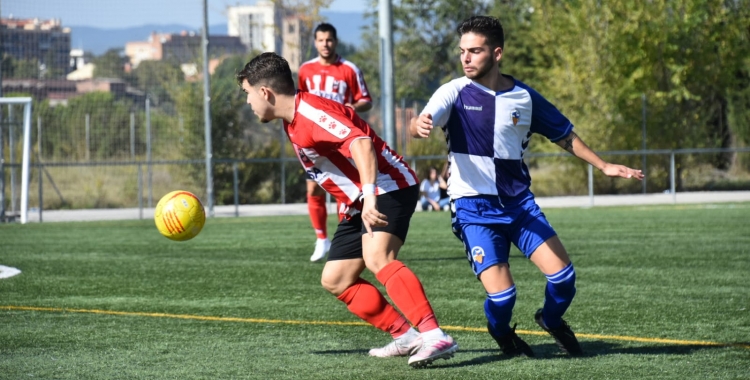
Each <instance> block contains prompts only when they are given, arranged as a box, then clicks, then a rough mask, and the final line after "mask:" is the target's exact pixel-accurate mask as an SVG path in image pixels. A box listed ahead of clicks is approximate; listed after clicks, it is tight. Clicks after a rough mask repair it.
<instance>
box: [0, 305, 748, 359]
mask: <svg viewBox="0 0 750 380" xmlns="http://www.w3.org/2000/svg"><path fill="white" fill-rule="evenodd" d="M0 310H8V311H42V312H55V313H79V314H100V315H115V316H125V317H151V318H170V319H186V320H194V321H213V322H241V323H269V324H285V325H330V326H370V324H368V323H365V322H344V321H300V320H292V319H264V318H239V317H216V316H207V315H192V314H169V313H148V312H137V311H116V310H100V309H70V308H60V307H40V306H17V305H0ZM440 328H442V329H443V330H449V331H451V330H452V331H471V332H482V333H486V332H487V329H486V328H479V327H465V326H449V325H443V326H440ZM516 333H518V334H522V335H544V336H546V335H547V333H546V332H544V331H533V330H516ZM576 336H577V337H578V338H585V339H602V340H620V341H628V342H642V343H665V344H676V345H682V346H713V347H739V348H744V349H748V350H750V344H742V343H721V342H711V341H705V340H682V339H666V338H647V337H637V336H626V335H603V334H585V333H576Z"/></svg>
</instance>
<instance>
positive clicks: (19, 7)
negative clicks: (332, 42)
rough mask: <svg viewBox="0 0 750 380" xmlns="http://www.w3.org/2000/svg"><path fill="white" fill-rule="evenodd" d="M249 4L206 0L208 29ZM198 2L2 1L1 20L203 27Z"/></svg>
mask: <svg viewBox="0 0 750 380" xmlns="http://www.w3.org/2000/svg"><path fill="white" fill-rule="evenodd" d="M254 3H255V1H253V0H241V1H240V0H233V1H229V0H208V11H209V13H208V23H209V25H214V24H222V23H226V16H225V15H224V13H225V10H226V7H227V6H230V5H237V4H240V5H251V4H254ZM369 3H370V0H333V2H332V3H331V6H330V7H329V8H328V9H327V11H329V12H358V13H364V11H365V8H366V7H367V6H369ZM202 11H203V1H202V0H3V1H2V5H1V8H0V13H2V17H8V16H10V15H13V17H15V18H40V19H49V18H58V19H61V21H62V24H63V26H66V25H76V26H92V27H97V28H109V29H115V28H127V27H132V26H140V25H145V24H157V25H165V24H184V25H190V26H194V27H195V28H199V27H201V26H202V24H203V19H202V17H203V16H202Z"/></svg>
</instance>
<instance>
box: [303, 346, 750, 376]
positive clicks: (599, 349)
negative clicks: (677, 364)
mask: <svg viewBox="0 0 750 380" xmlns="http://www.w3.org/2000/svg"><path fill="white" fill-rule="evenodd" d="M746 345H747V343H745V342H740V343H731V344H727V345H724V346H707V345H681V344H667V345H665V344H656V345H648V346H635V347H632V346H628V347H626V346H622V345H620V344H617V343H612V342H605V341H590V340H588V341H583V342H581V348H583V351H584V354H583V355H582V356H576V357H572V356H569V355H567V354H564V353H563V352H561V351H560V349H559V348H558V347H557V345H555V344H554V343H550V344H534V345H531V348H532V349H533V350H534V353H535V354H536V356H535V357H533V358H511V357H508V356H505V355H503V354H502V353H501V352H500V350H499V349H495V348H487V349H473V350H465V349H459V350H458V352H457V353H456V356H455V357H454V358H453V359H451V360H448V361H445V362H444V361H443V360H437V361H435V362H434V363H433V365H431V366H428V367H426V368H424V369H427V370H429V369H439V368H460V367H469V366H475V365H483V364H489V363H493V362H499V361H504V360H511V359H515V360H549V359H587V358H596V357H599V356H605V355H618V354H624V355H689V354H692V353H693V352H695V351H701V350H707V349H716V348H726V347H731V346H738V347H744V346H746ZM312 353H313V354H316V355H367V353H368V350H326V351H313V352H312ZM470 354H471V355H470ZM476 354H482V355H480V356H474V355H476ZM466 356H474V357H471V358H466ZM462 358H466V360H461V359H462Z"/></svg>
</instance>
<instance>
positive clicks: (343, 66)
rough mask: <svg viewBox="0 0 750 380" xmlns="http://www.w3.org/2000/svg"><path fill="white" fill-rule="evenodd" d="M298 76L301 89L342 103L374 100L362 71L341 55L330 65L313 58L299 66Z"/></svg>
mask: <svg viewBox="0 0 750 380" xmlns="http://www.w3.org/2000/svg"><path fill="white" fill-rule="evenodd" d="M298 76H299V81H298V86H299V88H300V90H303V91H307V92H309V93H311V94H315V95H318V96H320V97H323V98H326V99H331V100H333V101H336V102H339V103H341V104H346V103H351V104H354V103H356V102H358V101H360V100H366V101H368V102H372V98H371V97H370V92H369V91H367V84H366V83H365V77H364V75H363V74H362V71H361V70H360V69H359V68H358V67H357V66H356V65H355V64H353V63H351V62H349V61H347V60H345V59H343V58H341V57H340V56H338V57H337V59H336V62H334V63H332V64H330V65H322V64H321V63H320V58H315V59H311V60H309V61H307V62H305V63H303V64H302V65H301V66H300V67H299V73H298Z"/></svg>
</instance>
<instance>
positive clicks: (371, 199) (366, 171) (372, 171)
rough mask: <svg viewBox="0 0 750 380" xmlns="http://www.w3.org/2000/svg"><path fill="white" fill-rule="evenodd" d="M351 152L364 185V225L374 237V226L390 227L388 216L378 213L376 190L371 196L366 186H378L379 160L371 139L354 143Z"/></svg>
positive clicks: (361, 139) (358, 140)
mask: <svg viewBox="0 0 750 380" xmlns="http://www.w3.org/2000/svg"><path fill="white" fill-rule="evenodd" d="M349 150H350V151H351V152H352V159H353V160H354V164H355V165H356V166H357V170H358V171H359V180H360V181H361V183H362V192H363V193H364V199H363V200H362V224H364V225H365V229H366V230H367V233H368V234H370V236H372V226H375V227H382V226H386V225H388V222H387V221H386V216H385V215H383V214H381V213H380V212H379V211H378V204H377V199H376V195H375V191H374V189H371V190H372V193H371V194H370V193H369V191H368V189H366V188H365V186H368V185H371V186H377V178H378V160H377V156H375V148H374V146H373V144H372V140H370V139H369V138H360V139H356V140H354V141H353V142H352V145H351V147H350V148H349Z"/></svg>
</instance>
